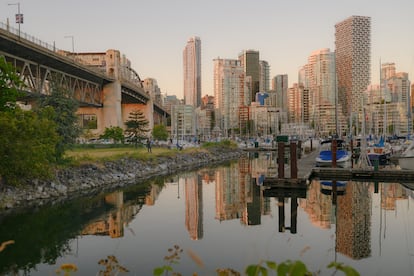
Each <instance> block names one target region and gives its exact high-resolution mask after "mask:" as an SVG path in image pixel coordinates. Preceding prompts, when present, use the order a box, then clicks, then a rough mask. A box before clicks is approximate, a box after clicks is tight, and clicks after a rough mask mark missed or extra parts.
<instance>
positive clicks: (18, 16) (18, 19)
mask: <svg viewBox="0 0 414 276" xmlns="http://www.w3.org/2000/svg"><path fill="white" fill-rule="evenodd" d="M8 5H9V6H17V14H16V23H17V24H18V25H19V39H20V24H22V23H23V14H21V13H20V2H18V3H12V4H8Z"/></svg>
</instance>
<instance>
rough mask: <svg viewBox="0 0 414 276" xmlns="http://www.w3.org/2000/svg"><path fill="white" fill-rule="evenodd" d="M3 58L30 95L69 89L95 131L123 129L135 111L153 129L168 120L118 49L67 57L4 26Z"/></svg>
mask: <svg viewBox="0 0 414 276" xmlns="http://www.w3.org/2000/svg"><path fill="white" fill-rule="evenodd" d="M0 56H4V57H5V58H6V60H7V61H8V62H10V63H12V64H13V66H14V67H16V70H17V72H18V73H19V75H20V77H21V79H22V80H23V81H24V83H25V84H26V90H27V92H29V93H31V94H35V93H36V94H44V95H47V94H49V92H50V84H51V82H52V81H53V82H55V83H56V82H57V84H58V85H59V86H62V87H63V88H65V89H67V90H68V91H69V92H70V93H71V95H72V97H74V98H75V99H77V100H78V102H79V104H80V108H79V110H78V114H79V115H80V116H82V115H86V116H87V117H88V118H93V119H94V120H96V129H95V130H94V132H96V133H101V132H102V131H103V130H104V129H105V127H109V126H119V127H122V128H123V127H124V122H125V121H126V120H127V118H128V115H129V113H130V112H131V111H132V110H135V109H140V110H141V111H143V112H144V114H145V115H146V118H147V120H148V121H149V122H150V126H151V127H152V126H153V125H154V123H161V122H163V123H166V122H165V119H166V117H168V116H169V114H168V113H167V112H166V111H165V110H164V109H163V108H162V107H161V106H160V105H159V104H157V103H154V102H153V100H152V99H151V97H150V95H148V94H147V93H146V92H145V90H144V88H143V86H142V83H141V79H140V78H139V75H138V74H137V72H135V70H133V69H132V68H131V66H130V62H129V61H128V60H127V59H126V58H125V57H124V56H123V57H121V55H120V52H119V51H117V50H108V51H106V52H102V53H77V54H75V53H69V52H65V51H61V50H57V49H56V48H55V47H54V46H51V45H48V44H45V43H43V42H41V41H39V40H37V39H35V38H34V37H31V36H28V35H26V34H24V33H21V32H17V31H16V30H14V29H13V28H11V27H10V26H7V25H2V24H0Z"/></svg>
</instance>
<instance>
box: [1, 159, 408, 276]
mask: <svg viewBox="0 0 414 276" xmlns="http://www.w3.org/2000/svg"><path fill="white" fill-rule="evenodd" d="M272 162H273V161H272V160H271V158H270V160H269V156H266V155H260V156H257V157H256V158H249V159H248V158H246V159H241V160H239V161H238V162H234V163H231V164H228V165H225V166H221V167H217V168H206V169H203V170H199V171H197V172H191V173H182V174H179V175H176V176H171V177H168V178H160V179H156V180H153V181H150V182H146V183H141V184H139V185H136V186H134V187H128V188H126V189H124V190H119V191H114V192H112V193H109V194H105V195H104V194H102V195H96V196H93V197H92V196H91V197H89V198H84V199H78V200H75V201H73V202H70V203H65V204H60V205H57V204H55V206H49V207H45V208H41V209H37V210H30V211H28V212H19V213H17V214H13V215H9V216H2V217H0V241H6V240H10V239H12V240H15V244H13V245H10V246H8V247H7V248H6V250H4V251H3V252H0V274H6V275H7V274H11V271H18V272H19V274H20V275H24V274H26V275H55V270H56V269H58V268H59V266H60V265H61V264H63V263H74V264H76V265H77V266H78V272H77V274H75V275H96V274H97V273H98V272H99V271H103V270H104V269H105V267H104V266H103V265H100V264H98V262H99V260H101V259H108V256H112V255H113V256H115V258H116V259H117V261H118V263H119V264H121V265H122V266H124V267H125V268H127V269H128V270H129V271H130V272H129V274H128V275H152V271H153V269H154V268H156V267H160V266H162V265H164V264H166V262H165V261H164V257H165V256H168V255H169V254H171V253H169V252H168V249H169V248H171V247H173V246H174V245H178V246H179V247H180V248H181V249H183V252H182V253H181V254H180V256H181V259H180V260H179V263H178V264H174V265H173V268H174V271H176V272H180V273H182V274H183V275H192V273H193V272H197V273H199V275H215V270H216V269H217V268H232V269H235V270H237V271H239V272H243V271H244V268H245V267H246V266H247V265H249V264H257V263H258V262H260V261H262V260H272V261H276V262H281V261H285V260H289V259H290V260H302V261H303V262H304V263H305V264H306V265H307V267H308V269H310V270H311V271H313V272H319V273H320V275H332V270H327V269H326V266H327V265H328V264H329V263H330V262H331V261H337V262H342V263H344V264H346V265H350V266H352V267H354V268H355V269H356V270H358V271H359V272H360V273H361V275H414V256H413V254H414V199H413V191H411V190H409V189H407V188H405V187H404V186H402V185H400V184H399V183H361V182H352V181H349V182H347V183H346V190H345V192H344V193H343V194H339V195H338V196H337V197H336V203H335V198H333V197H332V195H331V194H330V193H329V192H326V191H323V192H322V190H321V185H320V182H319V181H313V182H312V183H310V185H309V187H308V190H307V191H286V192H285V193H282V192H279V193H278V194H270V196H269V194H268V193H267V192H266V193H265V192H263V190H262V188H261V187H260V186H259V185H258V179H260V175H262V174H265V173H271V171H272V170H273V169H274V168H272ZM269 167H270V168H269ZM274 196H277V197H274ZM333 201H334V203H333ZM201 263H202V264H203V265H204V266H203V267H200V264H201ZM121 275H122V274H121Z"/></svg>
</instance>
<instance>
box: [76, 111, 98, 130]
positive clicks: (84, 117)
mask: <svg viewBox="0 0 414 276" xmlns="http://www.w3.org/2000/svg"><path fill="white" fill-rule="evenodd" d="M79 125H80V127H81V128H82V129H97V128H98V120H97V117H96V115H95V114H79Z"/></svg>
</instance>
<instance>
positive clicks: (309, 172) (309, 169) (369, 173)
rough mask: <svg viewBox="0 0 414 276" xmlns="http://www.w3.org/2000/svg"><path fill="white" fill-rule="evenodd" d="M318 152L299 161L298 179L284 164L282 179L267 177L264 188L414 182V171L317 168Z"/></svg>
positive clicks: (295, 188) (384, 168)
mask: <svg viewBox="0 0 414 276" xmlns="http://www.w3.org/2000/svg"><path fill="white" fill-rule="evenodd" d="M317 155H318V151H317V150H313V151H312V152H310V153H308V154H306V155H303V156H302V158H300V159H297V172H296V174H297V175H296V177H293V178H292V177H291V176H290V174H291V172H292V170H291V165H290V163H288V164H284V168H283V169H284V174H282V175H283V177H282V178H279V177H277V176H276V177H275V176H269V177H265V179H264V182H263V186H265V187H266V188H269V189H275V188H277V189H281V190H288V189H294V190H301V189H307V186H308V184H309V183H310V181H311V180H312V179H324V180H355V181H364V182H367V181H369V182H376V181H378V182H414V171H409V170H401V169H399V168H398V167H397V168H388V167H380V168H378V169H377V170H375V169H374V167H369V168H366V169H362V168H331V167H316V166H315V158H316V156H317Z"/></svg>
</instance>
